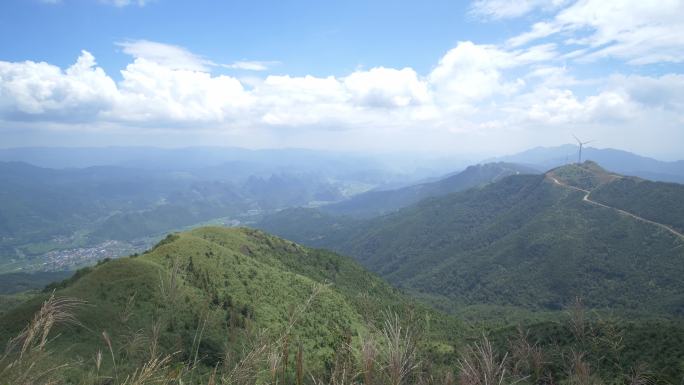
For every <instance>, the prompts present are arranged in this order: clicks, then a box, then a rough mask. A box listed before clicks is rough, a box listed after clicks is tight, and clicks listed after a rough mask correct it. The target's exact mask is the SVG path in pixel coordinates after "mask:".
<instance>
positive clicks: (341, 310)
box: [0, 227, 684, 385]
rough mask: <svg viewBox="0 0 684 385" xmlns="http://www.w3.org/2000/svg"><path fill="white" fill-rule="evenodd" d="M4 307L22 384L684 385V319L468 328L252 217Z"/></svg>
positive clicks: (581, 317)
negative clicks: (681, 384) (246, 223)
mask: <svg viewBox="0 0 684 385" xmlns="http://www.w3.org/2000/svg"><path fill="white" fill-rule="evenodd" d="M0 317H1V318H0V321H1V322H0V333H2V334H1V335H2V338H3V340H4V341H7V350H6V353H5V354H4V355H3V356H2V357H0V374H1V375H2V378H3V379H4V380H5V381H8V383H11V384H45V383H51V384H54V383H64V384H89V383H95V384H105V383H106V384H181V383H183V384H218V383H226V384H255V383H257V384H266V383H269V384H274V383H275V384H277V383H291V384H304V383H306V384H309V383H311V384H320V383H329V384H356V383H363V384H377V385H381V384H383V385H384V384H392V385H400V384H452V383H455V382H458V383H461V384H471V383H482V384H485V383H489V382H487V381H489V380H487V378H492V376H494V377H495V378H499V379H500V381H502V382H505V383H518V382H520V383H524V384H548V383H557V382H558V383H598V382H605V383H632V382H630V381H651V382H657V383H666V382H669V383H677V382H678V381H680V379H682V378H683V377H682V375H684V366H682V363H684V344H683V343H682V342H684V327H683V326H682V324H681V323H680V322H674V321H671V320H667V319H662V318H657V317H654V318H651V319H636V320H630V321H625V320H623V319H620V318H616V317H612V316H606V315H601V314H598V313H595V312H591V311H589V310H588V309H587V308H586V307H584V305H583V303H582V302H581V300H575V301H573V302H571V303H569V304H568V306H567V307H566V308H565V309H563V311H560V312H557V313H555V314H554V315H553V316H552V317H551V318H548V319H545V320H542V319H539V320H537V321H529V322H528V323H526V324H519V325H518V326H515V325H512V326H509V325H498V324H497V323H495V322H492V323H468V322H464V321H463V320H459V319H458V318H455V317H453V316H449V315H446V314H444V313H442V312H439V311H436V310H432V309H430V308H428V307H426V306H424V305H421V304H419V303H418V302H415V300H412V299H410V298H409V297H408V296H406V295H404V294H402V293H401V292H400V291H398V290H397V289H394V288H392V287H391V286H389V285H388V284H387V283H385V282H384V281H382V280H381V279H380V278H378V277H376V276H375V275H374V274H372V273H369V272H367V271H365V270H364V269H363V268H361V267H360V266H359V265H357V264H356V263H355V262H353V261H352V260H351V259H349V258H345V257H341V256H339V255H336V254H334V253H331V252H328V251H325V250H317V249H309V248H307V247H303V246H300V245H298V244H296V243H293V242H291V241H287V240H284V239H280V238H277V237H273V236H270V235H268V234H265V233H263V232H260V231H257V230H251V229H243V228H239V229H225V228H218V227H207V228H201V229H197V230H193V231H190V232H187V233H180V234H173V235H169V236H168V237H167V238H166V239H164V240H163V241H162V242H160V243H159V244H158V245H157V246H155V247H154V248H153V249H151V250H150V251H148V252H146V253H144V254H141V255H132V256H131V257H128V258H121V259H117V260H104V261H101V262H100V263H98V264H97V266H93V267H89V268H85V269H82V270H80V271H78V272H77V273H76V274H75V275H74V276H73V277H71V278H68V279H66V280H64V281H61V282H57V283H54V284H51V285H49V286H48V287H46V288H45V290H44V292H43V293H42V294H38V295H35V296H33V298H31V299H29V300H28V301H27V302H25V303H23V304H20V305H15V306H14V308H13V309H11V310H10V311H9V312H7V313H6V314H4V315H2V316H0ZM12 336H16V337H14V338H12ZM654 344H655V345H654ZM57 352H59V353H57ZM497 383H499V382H497Z"/></svg>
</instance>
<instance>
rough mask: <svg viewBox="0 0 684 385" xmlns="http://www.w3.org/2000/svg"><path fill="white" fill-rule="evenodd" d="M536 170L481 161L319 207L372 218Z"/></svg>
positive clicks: (353, 215) (322, 209) (323, 209)
mask: <svg viewBox="0 0 684 385" xmlns="http://www.w3.org/2000/svg"><path fill="white" fill-rule="evenodd" d="M535 173H538V172H537V171H536V170H534V169H532V168H530V167H525V166H519V165H516V164H511V163H503V162H499V163H486V164H479V165H474V166H469V167H468V168H466V169H465V170H464V171H462V172H459V173H455V174H453V175H451V176H448V177H446V178H443V179H439V180H437V181H435V182H430V183H422V184H417V185H412V186H408V187H404V188H400V189H396V190H387V191H369V192H366V193H362V194H359V195H355V196H353V197H351V198H349V199H347V200H345V201H342V202H339V203H334V204H330V205H325V206H322V207H321V208H320V210H321V211H323V212H326V213H330V214H336V215H348V216H352V217H359V218H370V217H374V216H378V215H383V214H387V213H390V212H393V211H396V210H398V209H400V208H403V207H406V206H410V205H412V204H414V203H417V202H419V201H421V200H423V199H426V198H430V197H435V196H440V195H446V194H449V193H453V192H458V191H462V190H466V189H469V188H472V187H478V186H483V185H485V184H487V183H491V182H495V181H497V180H500V179H501V178H504V177H506V176H509V175H517V174H535Z"/></svg>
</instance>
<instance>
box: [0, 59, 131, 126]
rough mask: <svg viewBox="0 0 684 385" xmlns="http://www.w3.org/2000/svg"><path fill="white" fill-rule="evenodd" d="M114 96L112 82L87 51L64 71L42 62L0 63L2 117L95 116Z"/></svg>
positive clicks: (51, 117) (115, 94) (63, 117)
mask: <svg viewBox="0 0 684 385" xmlns="http://www.w3.org/2000/svg"><path fill="white" fill-rule="evenodd" d="M117 97H118V90H117V87H116V84H115V82H114V81H113V80H112V79H111V78H110V77H108V76H107V75H106V74H105V72H104V71H103V70H102V68H99V67H97V66H96V62H95V58H94V57H93V55H91V54H90V53H89V52H87V51H83V52H81V56H79V58H78V60H77V61H76V63H74V64H73V65H72V66H70V67H68V68H67V69H66V70H64V71H63V70H62V69H60V68H59V67H57V66H54V65H51V64H48V63H44V62H40V63H36V62H31V61H26V62H19V63H11V62H0V110H1V111H2V112H3V115H5V116H4V117H5V119H7V118H9V119H16V120H25V119H31V118H33V117H38V116H40V117H42V119H45V120H50V119H57V120H59V119H67V120H89V119H97V116H98V115H99V113H100V112H101V111H103V110H107V109H109V108H111V107H112V105H113V104H114V103H115V101H116V99H117Z"/></svg>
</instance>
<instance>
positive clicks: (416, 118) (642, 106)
mask: <svg viewBox="0 0 684 385" xmlns="http://www.w3.org/2000/svg"><path fill="white" fill-rule="evenodd" d="M592 33H593V32H592ZM590 35H591V34H590ZM590 35H587V36H590ZM558 45H559V43H557V42H544V43H541V44H533V45H530V44H525V45H522V46H514V45H512V44H510V43H509V44H504V45H494V44H476V43H474V42H470V41H463V42H459V43H457V44H456V46H455V47H453V48H452V49H450V50H448V51H446V52H445V53H444V55H443V56H442V57H441V58H439V60H437V61H436V64H435V66H434V67H433V68H432V69H431V70H430V71H429V72H427V73H425V74H420V73H418V72H417V71H416V70H414V69H413V68H410V67H406V68H401V69H397V68H390V67H375V68H371V69H359V70H356V71H354V72H351V73H349V74H346V75H343V76H324V77H318V76H311V75H308V76H289V75H262V76H261V77H257V76H256V75H259V74H258V73H253V74H251V75H250V78H249V79H250V80H249V81H247V80H245V78H237V77H234V76H229V75H222V74H217V73H216V72H218V71H219V70H221V68H222V67H223V66H222V65H216V64H215V63H214V62H212V61H211V60H209V59H207V58H205V57H202V56H200V55H197V54H195V53H193V52H191V51H189V50H187V49H186V48H184V47H180V46H173V45H168V44H161V43H155V42H150V41H145V40H141V41H129V42H124V43H119V47H121V48H122V49H123V50H124V52H126V53H127V54H129V55H131V56H132V61H131V62H130V63H129V64H127V65H126V66H125V68H123V69H122V70H121V72H120V74H121V76H120V78H119V79H118V80H114V79H113V78H112V77H110V76H109V75H108V74H107V73H105V71H104V70H103V69H102V68H100V67H99V66H98V65H97V63H96V61H95V58H94V57H93V55H91V54H90V53H89V52H87V51H83V52H81V54H80V56H79V57H78V58H77V60H76V61H75V63H74V64H73V65H71V66H68V67H66V68H64V69H62V68H60V67H58V66H55V65H52V64H49V63H44V62H32V61H24V62H3V61H0V130H3V129H6V128H8V127H31V125H30V124H31V123H32V122H33V123H35V122H39V123H35V125H34V127H35V126H48V127H53V126H56V125H60V127H75V128H74V129H78V128H77V127H84V126H86V125H87V126H104V127H117V129H119V130H123V131H125V130H130V132H132V133H135V132H136V130H140V129H147V128H149V129H152V128H153V129H155V130H161V131H164V130H166V131H167V132H172V130H173V132H174V133H175V134H174V135H179V133H181V132H187V135H193V134H192V133H193V132H199V131H202V132H212V133H214V134H215V135H222V134H224V133H227V132H236V133H237V132H239V133H240V135H241V137H243V138H246V137H248V138H260V140H263V141H264V142H262V143H281V144H282V143H287V144H288V145H296V146H299V145H311V143H313V142H316V141H318V143H319V144H320V143H323V141H324V140H325V141H326V142H325V143H335V144H339V143H346V144H348V145H353V144H354V143H359V145H367V146H369V147H373V146H377V147H382V146H390V145H391V146H396V145H397V143H396V141H399V140H401V141H403V143H404V145H406V146H408V147H410V146H413V145H414V144H416V143H421V144H425V145H428V144H430V143H431V145H434V146H442V147H443V148H449V149H450V148H451V147H449V146H457V145H460V146H466V145H468V146H474V145H475V144H476V143H480V144H481V145H482V143H485V142H486V143H487V146H490V145H492V143H498V144H497V145H501V146H505V145H506V144H507V143H508V142H509V141H510V140H511V138H514V137H515V138H520V137H523V136H524V135H522V134H521V133H523V132H524V133H527V134H529V135H533V134H534V135H536V136H535V138H538V140H540V141H545V140H546V143H549V142H551V143H553V142H554V140H556V141H557V140H558V139H554V138H557V137H559V136H560V135H559V134H558V132H559V131H562V130H568V129H569V128H572V130H573V131H575V132H577V133H578V134H582V133H583V132H584V133H587V132H588V133H589V134H590V135H588V136H591V137H592V138H596V139H605V138H607V135H608V134H607V133H611V135H612V136H611V138H614V137H615V136H616V135H615V132H614V131H615V130H622V131H620V132H621V135H618V136H619V137H620V138H621V139H622V138H628V137H638V138H639V140H638V141H639V142H640V143H642V142H643V143H644V144H646V143H652V142H653V141H655V140H656V139H655V138H654V137H652V136H649V135H646V134H644V127H646V126H647V125H649V124H655V123H657V124H658V127H657V129H658V130H660V132H661V133H666V134H667V135H669V136H670V137H672V138H675V139H673V140H674V142H676V138H681V139H683V140H684V133H682V130H681V124H684V113H683V112H682V111H684V108H683V107H684V91H682V90H684V75H681V74H664V75H659V76H645V75H629V76H627V75H620V74H613V75H610V76H607V77H604V78H597V79H577V78H576V77H575V74H574V72H573V68H572V66H568V63H567V62H566V60H568V59H567V53H560V52H559V46H558ZM252 69H253V70H256V69H257V68H252ZM582 130H585V131H586V132H585V131H582ZM591 130H594V131H600V132H606V134H605V136H603V137H602V136H601V135H600V134H597V133H596V132H594V131H591ZM512 132H514V133H515V135H512V134H511V133H512ZM268 137H272V138H277V140H275V139H273V140H274V141H273V142H268V141H267V139H263V138H268ZM331 138H334V139H331ZM516 140H517V139H516ZM560 140H561V143H562V141H563V139H560ZM611 140H612V139H611ZM500 141H503V142H502V143H499V142H500ZM672 146H674V145H672ZM673 148H674V147H673ZM673 151H674V150H673Z"/></svg>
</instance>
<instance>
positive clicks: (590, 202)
mask: <svg viewBox="0 0 684 385" xmlns="http://www.w3.org/2000/svg"><path fill="white" fill-rule="evenodd" d="M546 176H547V177H548V178H550V179H551V180H552V181H553V183H554V184H556V185H559V186H562V187H565V188H569V189H572V190H576V191H581V192H583V193H584V197H583V198H582V200H583V201H584V202H587V203H589V204H593V205H596V206H599V207H605V208H607V209H611V210H615V211H617V212H618V213H620V214H623V215H626V216H628V217H631V218H634V219H636V220H638V221H641V222H644V223H649V224H651V225H654V226H658V227H660V228H661V229H664V230H667V231H669V232H670V233H672V234H674V235H676V236H677V237H678V238H679V239H680V240H683V241H684V234H682V233H680V232H679V231H677V230H675V229H673V228H672V227H670V226H668V225H666V224H663V223H659V222H655V221H652V220H650V219H646V218H643V217H640V216H638V215H636V214H633V213H630V212H629V211H625V210H622V209H619V208H617V207H612V206H608V205H605V204H603V203H600V202H596V201H594V200H591V198H589V195H590V194H591V191H589V190H585V189H583V188H579V187H577V186H572V185H569V184H567V183H565V182H561V181H559V180H558V179H556V177H554V176H553V175H551V174H546Z"/></svg>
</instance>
